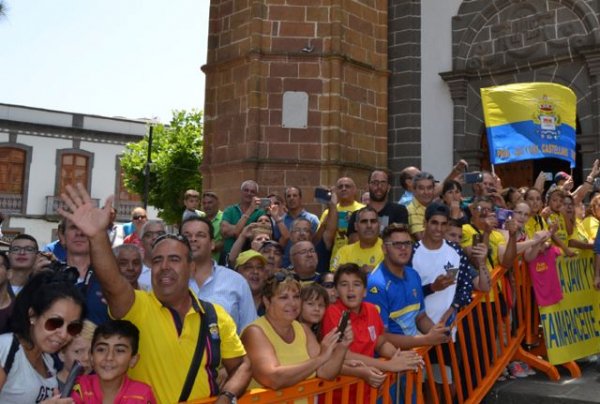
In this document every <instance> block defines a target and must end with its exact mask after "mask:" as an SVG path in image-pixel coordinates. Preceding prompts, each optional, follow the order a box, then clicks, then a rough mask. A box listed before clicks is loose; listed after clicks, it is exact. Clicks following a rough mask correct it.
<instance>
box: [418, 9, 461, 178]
mask: <svg viewBox="0 0 600 404" xmlns="http://www.w3.org/2000/svg"><path fill="white" fill-rule="evenodd" d="M460 3H461V0H443V1H423V2H421V16H422V20H421V69H422V73H421V156H422V163H421V168H422V169H423V170H425V171H429V172H431V173H432V174H433V175H434V176H435V177H436V178H438V179H443V178H445V177H446V175H447V174H448V173H449V172H450V170H451V168H452V163H453V161H452V154H453V153H452V152H453V150H454V144H453V139H452V138H453V110H452V109H453V108H452V99H451V98H450V91H449V89H448V86H447V85H446V83H445V82H444V81H443V80H442V78H441V77H440V76H439V73H441V72H446V71H450V70H451V69H452V17H453V16H454V15H456V13H457V12H458V7H459V6H460Z"/></svg>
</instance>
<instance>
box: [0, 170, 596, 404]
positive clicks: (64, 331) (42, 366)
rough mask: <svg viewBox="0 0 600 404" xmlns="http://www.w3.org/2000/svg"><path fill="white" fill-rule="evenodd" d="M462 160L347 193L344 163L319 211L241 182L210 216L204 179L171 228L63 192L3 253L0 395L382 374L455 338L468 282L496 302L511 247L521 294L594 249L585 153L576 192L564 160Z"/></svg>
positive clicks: (140, 395)
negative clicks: (523, 166)
mask: <svg viewBox="0 0 600 404" xmlns="http://www.w3.org/2000/svg"><path fill="white" fill-rule="evenodd" d="M466 169H467V165H466V163H465V162H464V161H462V160H461V161H460V162H459V163H458V164H457V165H456V166H455V167H453V169H452V171H451V172H450V173H449V174H448V176H447V178H445V179H443V181H437V180H436V179H435V178H434V176H433V175H431V174H429V173H427V172H424V171H421V170H419V169H418V168H416V167H407V168H405V169H404V170H403V171H402V172H401V173H400V178H399V180H400V183H401V185H402V187H403V188H404V190H405V192H404V194H403V195H402V198H401V199H400V200H399V201H398V202H392V201H390V195H389V193H390V190H391V182H392V177H391V174H390V173H389V172H388V171H387V170H383V169H376V170H373V171H372V172H371V173H370V175H369V177H368V181H367V184H365V185H366V188H367V189H368V192H367V194H366V195H363V196H362V198H361V200H362V202H358V201H357V200H356V198H357V196H358V187H357V185H356V184H355V182H354V181H353V179H352V178H349V177H341V178H339V179H338V180H337V182H336V184H335V186H334V187H332V188H330V189H326V188H322V189H319V190H318V192H316V195H317V196H318V198H319V199H318V201H319V202H321V203H322V204H323V205H324V206H323V213H322V215H321V216H320V217H318V216H317V215H315V214H313V213H310V212H308V211H307V210H306V208H305V205H304V196H303V193H302V191H303V189H301V188H300V187H297V186H288V187H287V188H285V190H284V191H283V194H281V195H279V194H271V195H266V196H264V197H259V185H258V184H257V183H256V182H255V181H253V180H247V181H244V182H243V183H242V184H241V186H240V199H239V202H238V203H236V204H233V205H230V206H228V207H226V208H225V209H224V210H223V211H221V210H220V206H219V196H218V195H217V194H216V193H214V192H210V191H206V192H203V193H200V192H198V191H196V190H188V191H187V192H186V193H185V195H184V205H185V210H184V211H183V215H182V220H181V223H180V224H179V229H178V230H179V231H178V232H177V233H175V234H172V233H167V231H166V228H167V226H165V223H163V222H162V221H160V220H148V217H147V214H146V211H145V210H144V209H143V208H141V207H138V208H135V209H134V210H133V211H132V214H131V223H130V224H127V225H119V224H116V223H115V218H116V211H115V209H114V208H113V207H112V197H109V198H108V199H107V200H106V203H105V205H104V206H103V207H101V208H98V207H95V206H94V204H93V203H92V201H91V199H90V196H89V194H88V193H87V192H86V190H85V189H84V188H83V187H82V186H81V185H79V184H78V185H77V186H75V187H67V192H66V193H65V194H63V195H62V199H63V202H64V208H63V209H60V210H59V213H60V214H61V215H62V220H61V222H60V223H59V226H58V240H56V241H54V242H52V243H50V244H48V245H46V246H43V247H42V248H40V246H39V245H38V242H37V240H36V239H35V238H33V237H31V236H30V235H28V234H20V235H18V236H16V237H15V238H14V239H13V240H12V241H11V243H10V246H9V248H8V252H7V253H6V254H0V258H1V259H0V333H2V335H0V364H2V367H1V368H0V402H2V403H26V402H36V403H39V402H44V403H71V402H76V403H79V402H82V403H83V402H85V403H90V402H94V403H95V402H97V403H101V402H118V403H154V402H159V403H174V402H180V401H186V400H189V399H198V398H204V397H209V396H215V397H217V403H235V402H236V400H237V398H239V397H241V396H242V395H243V394H244V393H245V392H246V391H247V390H248V389H250V388H253V387H266V388H271V389H280V388H284V387H288V386H292V385H295V384H297V383H299V382H301V381H303V380H305V379H308V378H312V377H321V378H326V379H332V378H334V377H336V376H337V375H340V374H341V375H351V376H355V377H358V378H361V379H363V380H364V381H365V382H366V383H367V384H368V385H370V386H372V387H379V386H381V384H382V383H383V381H384V380H385V377H386V372H404V371H416V370H418V369H419V368H420V367H421V366H423V363H424V361H423V358H422V357H421V356H419V355H418V354H417V353H416V352H415V351H414V350H413V349H412V348H415V347H419V346H424V345H438V344H444V345H447V344H448V343H452V341H453V340H454V333H455V328H454V327H453V319H454V318H455V315H456V313H457V312H458V311H460V310H461V309H462V308H464V307H465V306H466V305H468V304H469V303H470V302H471V300H472V294H473V291H481V292H483V293H490V296H489V299H487V302H488V303H484V304H492V303H493V302H495V301H496V300H498V301H499V302H500V303H501V306H502V307H503V312H506V311H509V310H510V308H511V300H512V299H511V291H510V283H511V279H510V276H508V278H507V280H506V283H505V284H504V286H503V287H502V288H500V289H498V292H496V293H492V292H491V289H492V287H491V286H492V285H491V283H492V282H491V276H490V273H491V271H492V270H493V269H494V268H495V267H497V266H503V267H505V268H511V266H512V265H513V263H514V262H515V259H516V258H518V257H522V259H524V260H525V261H527V262H528V263H530V266H534V267H535V268H536V270H535V271H532V274H531V276H532V284H533V288H534V292H535V298H536V301H537V303H538V304H539V305H542V306H543V305H549V304H554V303H556V302H557V301H559V300H560V299H561V294H560V284H559V282H558V275H557V273H556V267H555V265H554V263H555V262H556V257H558V256H559V255H561V254H562V255H565V256H569V257H570V256H575V255H577V254H578V252H579V251H581V250H592V249H594V242H595V240H596V232H597V230H598V224H599V219H600V194H596V192H598V189H595V187H594V183H595V182H594V179H595V178H596V177H598V176H600V164H599V162H598V161H596V162H594V165H593V167H592V168H591V171H590V175H589V176H588V177H587V178H586V181H585V182H584V183H583V184H581V185H580V186H578V187H577V188H576V189H575V184H574V182H573V178H572V177H571V176H570V175H568V174H566V173H563V172H560V173H557V174H556V175H555V176H554V177H553V178H552V181H548V178H547V176H546V175H544V174H543V173H541V174H540V176H538V177H537V179H536V180H535V183H534V184H532V186H531V187H523V188H519V189H515V188H511V187H508V188H504V187H503V186H502V183H501V179H500V178H498V177H497V176H495V175H494V174H493V173H490V172H481V173H470V174H476V175H471V176H466V175H465V170H466ZM467 177H468V178H469V181H468V182H469V183H470V184H469V185H470V186H472V196H470V197H468V198H467V197H464V196H463V194H462V192H463V187H465V186H468V184H467V183H465V179H466V178H467ZM473 178H474V180H473ZM587 200H589V201H590V202H589V204H588V207H587V208H586V207H585V203H584V202H585V201H587ZM599 247H600V246H599ZM597 250H598V253H600V248H597ZM540 263H543V264H544V265H545V266H543V265H540ZM540 268H542V269H540ZM509 274H510V271H509ZM595 285H596V287H598V288H600V265H599V266H598V268H597V272H596V276H595ZM482 312H483V315H484V316H486V315H487V314H486V313H487V312H488V310H485V309H484V310H483V311H482ZM489 312H492V311H489ZM486 322H487V320H484V323H486ZM489 332H490V331H489V330H485V329H483V330H478V331H477V332H476V338H488V337H489V335H487V334H489ZM471 343H477V341H471ZM446 353H447V352H446V351H444V355H446ZM488 354H489V353H488ZM480 355H486V353H485V352H481V353H480ZM430 360H431V362H432V363H433V364H434V368H435V380H436V382H437V383H441V374H442V372H446V378H447V379H448V380H450V383H451V382H452V374H451V373H452V372H451V370H450V368H449V367H447V366H446V369H444V368H443V367H441V366H439V365H435V364H437V363H439V361H438V359H437V358H436V357H435V355H433V356H432V357H430ZM446 363H447V362H446ZM509 370H510V372H509V374H508V375H509V376H513V377H524V376H526V375H527V374H529V373H531V369H528V368H527V365H525V364H523V363H519V362H514V363H512V364H511V366H510V369H509ZM367 390H368V389H367ZM351 396H353V397H355V396H356V394H351ZM368 399H369V391H366V392H365V397H364V400H365V401H366V400H368ZM353 400H354V399H353ZM298 402H301V401H298ZM353 402H354V401H353ZM357 402H362V401H361V400H358V401H357Z"/></svg>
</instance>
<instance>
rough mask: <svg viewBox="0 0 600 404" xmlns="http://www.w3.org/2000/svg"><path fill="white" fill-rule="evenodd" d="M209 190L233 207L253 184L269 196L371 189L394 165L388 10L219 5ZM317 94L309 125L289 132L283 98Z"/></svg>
mask: <svg viewBox="0 0 600 404" xmlns="http://www.w3.org/2000/svg"><path fill="white" fill-rule="evenodd" d="M209 24H210V26H209V39H208V41H209V50H208V58H207V60H208V61H207V64H206V66H204V67H203V71H204V72H205V74H206V97H205V99H206V101H205V108H204V112H205V127H204V136H205V144H204V162H203V164H202V167H201V171H202V173H203V175H204V187H205V189H211V190H214V191H216V192H217V193H218V194H219V195H220V196H221V199H222V204H223V205H226V204H229V203H232V202H235V201H237V199H238V197H239V193H238V190H239V186H240V183H241V181H243V180H244V179H249V178H252V179H256V180H257V181H258V183H259V184H260V185H261V189H260V193H261V194H262V195H266V194H267V193H269V192H273V191H278V192H280V193H282V192H283V188H284V187H285V186H286V185H298V186H301V187H302V188H303V190H304V192H305V201H306V202H307V203H309V202H310V199H311V198H310V196H309V195H311V194H312V188H313V187H314V186H316V185H320V184H323V185H332V184H334V183H335V181H336V179H337V178H339V177H340V176H342V175H348V176H351V177H353V178H354V179H355V181H356V182H357V185H358V186H359V187H361V188H364V187H365V182H366V177H367V174H368V172H369V171H370V170H371V169H372V168H374V167H385V166H386V165H387V80H388V72H387V28H386V27H387V1H381V0H329V1H325V0H262V1H252V0H212V1H211V9H210V23H209ZM286 91H303V92H306V93H307V94H308V124H307V127H306V128H302V129H288V128H283V127H282V116H283V113H282V112H283V111H282V108H283V94H284V93H285V92H286Z"/></svg>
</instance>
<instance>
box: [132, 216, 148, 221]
mask: <svg viewBox="0 0 600 404" xmlns="http://www.w3.org/2000/svg"><path fill="white" fill-rule="evenodd" d="M145 218H146V215H134V216H132V219H133V220H140V219H145Z"/></svg>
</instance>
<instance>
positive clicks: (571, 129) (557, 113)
mask: <svg viewBox="0 0 600 404" xmlns="http://www.w3.org/2000/svg"><path fill="white" fill-rule="evenodd" d="M481 102H482V105H483V115H484V118H485V126H486V130H487V135H488V144H489V149H490V162H491V163H492V164H504V163H510V162H514V161H521V160H529V159H539V158H545V157H554V158H558V159H561V160H566V161H568V162H569V163H570V165H571V167H575V117H576V104H577V97H576V96H575V93H573V91H571V89H569V88H568V87H565V86H562V85H560V84H555V83H517V84H508V85H504V86H495V87H488V88H482V89H481Z"/></svg>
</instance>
